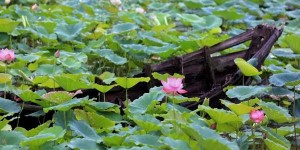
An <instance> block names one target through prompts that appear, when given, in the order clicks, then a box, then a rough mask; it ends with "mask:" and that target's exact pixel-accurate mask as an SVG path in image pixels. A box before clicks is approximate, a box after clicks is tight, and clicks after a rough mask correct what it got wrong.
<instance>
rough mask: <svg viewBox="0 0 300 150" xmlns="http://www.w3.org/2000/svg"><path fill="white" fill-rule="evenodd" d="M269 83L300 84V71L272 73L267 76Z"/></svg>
mask: <svg viewBox="0 0 300 150" xmlns="http://www.w3.org/2000/svg"><path fill="white" fill-rule="evenodd" d="M269 81H270V83H271V84H273V85H275V86H284V85H287V86H297V85H299V84H300V73H298V72H291V73H279V74H274V75H272V76H271V77H270V78H269Z"/></svg>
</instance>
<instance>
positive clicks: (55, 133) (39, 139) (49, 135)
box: [21, 126, 66, 149]
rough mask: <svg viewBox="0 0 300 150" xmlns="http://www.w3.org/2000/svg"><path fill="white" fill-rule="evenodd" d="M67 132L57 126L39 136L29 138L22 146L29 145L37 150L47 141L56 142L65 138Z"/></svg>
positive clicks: (43, 131) (40, 133)
mask: <svg viewBox="0 0 300 150" xmlns="http://www.w3.org/2000/svg"><path fill="white" fill-rule="evenodd" d="M65 132H66V131H64V130H63V129H62V128H61V127H58V126H55V127H50V128H45V129H44V130H42V131H41V132H39V134H37V135H35V136H33V137H29V138H27V139H26V140H24V141H22V142H21V145H22V146H26V145H28V146H29V147H30V148H32V149H36V148H38V147H39V146H41V145H42V144H44V143H46V142H47V141H54V140H57V139H59V138H62V137H63V136H64V134H65Z"/></svg>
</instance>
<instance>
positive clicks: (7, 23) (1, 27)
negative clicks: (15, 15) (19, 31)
mask: <svg viewBox="0 0 300 150" xmlns="http://www.w3.org/2000/svg"><path fill="white" fill-rule="evenodd" d="M19 23H20V22H17V21H13V20H11V19H6V18H0V32H6V33H12V32H13V31H14V30H15V29H16V27H17V26H18V24H19Z"/></svg>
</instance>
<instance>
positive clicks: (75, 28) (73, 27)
mask: <svg viewBox="0 0 300 150" xmlns="http://www.w3.org/2000/svg"><path fill="white" fill-rule="evenodd" d="M82 29H83V23H81V22H79V23H77V24H64V23H59V24H58V25H57V27H56V31H55V33H56V34H57V35H58V37H59V38H60V39H61V40H63V41H72V40H74V39H75V38H76V37H77V36H78V35H79V34H80V33H81V30H82Z"/></svg>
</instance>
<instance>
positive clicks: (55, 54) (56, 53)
mask: <svg viewBox="0 0 300 150" xmlns="http://www.w3.org/2000/svg"><path fill="white" fill-rule="evenodd" d="M54 56H55V57H56V58H58V57H59V56H60V50H57V51H56V52H55V53H54Z"/></svg>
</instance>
